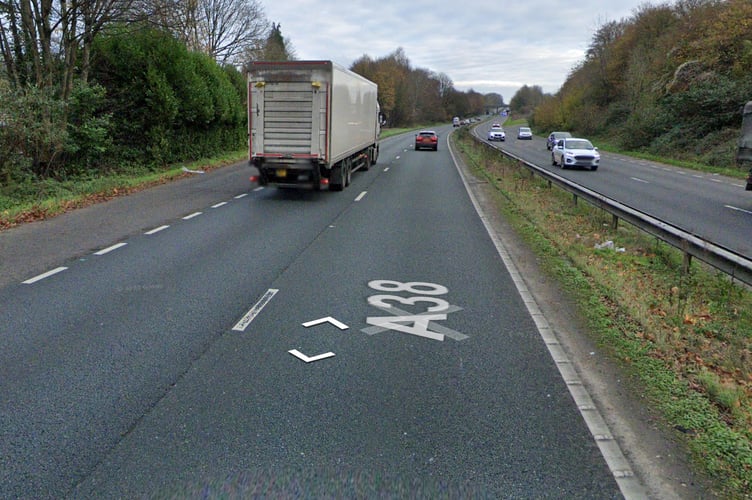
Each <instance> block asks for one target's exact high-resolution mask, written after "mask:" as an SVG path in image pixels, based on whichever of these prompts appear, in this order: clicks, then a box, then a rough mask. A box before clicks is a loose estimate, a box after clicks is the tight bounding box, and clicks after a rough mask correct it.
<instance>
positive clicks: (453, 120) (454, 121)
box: [452, 116, 460, 127]
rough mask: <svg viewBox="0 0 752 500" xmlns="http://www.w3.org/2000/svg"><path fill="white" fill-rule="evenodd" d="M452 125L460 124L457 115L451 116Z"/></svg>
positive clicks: (457, 125)
mask: <svg viewBox="0 0 752 500" xmlns="http://www.w3.org/2000/svg"><path fill="white" fill-rule="evenodd" d="M452 126H453V127H459V126H460V119H459V117H458V116H455V117H454V118H452Z"/></svg>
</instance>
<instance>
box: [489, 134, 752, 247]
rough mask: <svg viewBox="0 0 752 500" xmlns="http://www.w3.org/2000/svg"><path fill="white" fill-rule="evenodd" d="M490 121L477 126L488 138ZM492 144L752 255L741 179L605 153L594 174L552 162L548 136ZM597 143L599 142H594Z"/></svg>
mask: <svg viewBox="0 0 752 500" xmlns="http://www.w3.org/2000/svg"><path fill="white" fill-rule="evenodd" d="M489 126H490V125H489V124H482V125H480V126H478V127H477V129H478V133H479V134H480V137H481V138H485V134H486V131H487V129H488V127H489ZM508 137H510V138H508V139H507V141H506V142H504V143H493V144H494V146H496V147H498V148H500V149H502V150H506V151H509V152H510V153H512V154H514V155H516V156H518V157H520V158H523V159H525V160H527V161H529V162H531V163H533V164H535V165H538V166H540V167H541V168H545V169H547V170H550V171H552V172H554V173H556V174H557V175H560V176H562V177H565V178H567V179H570V180H572V181H574V182H577V183H578V184H581V185H582V186H584V187H586V188H589V189H592V190H594V191H596V192H598V193H601V194H603V195H604V196H607V197H609V198H611V199H613V200H616V201H619V202H621V203H624V204H625V205H627V206H630V207H632V208H634V209H636V210H639V211H641V212H644V213H647V214H649V215H652V216H654V217H657V218H660V219H662V220H666V221H667V222H669V223H671V224H674V225H676V226H677V227H679V228H681V229H683V230H685V231H687V232H690V233H693V234H695V235H697V236H700V237H702V238H705V239H707V240H709V241H712V242H714V243H716V244H719V245H722V246H725V247H727V248H730V249H732V250H734V251H736V252H739V253H741V254H742V255H745V256H747V257H752V239H750V238H749V234H752V217H749V213H748V212H750V211H752V196H750V194H749V193H748V192H746V191H744V188H743V186H742V182H741V181H740V180H738V179H732V178H728V177H724V176H720V175H716V174H710V173H702V172H697V171H692V170H688V169H683V168H680V167H674V166H670V165H665V164H660V163H656V162H652V161H647V160H640V159H635V158H632V157H628V156H624V155H619V154H614V153H609V152H601V164H600V167H599V168H598V170H597V171H596V172H590V171H586V170H562V169H561V168H560V167H554V166H552V165H551V153H550V151H548V150H547V149H546V143H545V139H544V138H540V137H534V138H533V140H532V141H519V140H516V139H514V134H510V135H509V136H508ZM596 146H597V144H596Z"/></svg>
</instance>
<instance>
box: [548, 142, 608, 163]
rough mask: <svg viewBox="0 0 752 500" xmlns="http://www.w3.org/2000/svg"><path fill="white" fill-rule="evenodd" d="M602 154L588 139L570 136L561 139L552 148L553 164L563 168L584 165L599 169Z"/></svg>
mask: <svg viewBox="0 0 752 500" xmlns="http://www.w3.org/2000/svg"><path fill="white" fill-rule="evenodd" d="M600 161H601V155H600V153H599V152H598V148H596V147H595V146H593V144H592V143H591V142H590V141H589V140H587V139H580V138H575V137H569V138H565V139H559V141H558V142H557V143H556V144H555V145H554V147H553V149H552V150H551V164H552V165H554V166H556V165H559V166H561V168H570V167H583V168H589V169H590V170H598V165H599V164H600Z"/></svg>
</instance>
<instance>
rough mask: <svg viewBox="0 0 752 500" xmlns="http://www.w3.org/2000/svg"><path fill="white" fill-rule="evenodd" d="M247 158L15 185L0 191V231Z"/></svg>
mask: <svg viewBox="0 0 752 500" xmlns="http://www.w3.org/2000/svg"><path fill="white" fill-rule="evenodd" d="M247 155H248V152H247V151H245V150H242V151H234V152H231V153H227V154H224V155H219V156H216V157H213V158H205V159H201V160H197V161H195V162H190V163H180V164H176V165H170V166H168V167H167V168H165V169H164V170H160V171H158V172H153V171H151V170H148V169H139V168H128V169H124V171H123V172H120V173H110V174H106V175H101V176H90V177H84V178H74V179H67V180H61V181H56V180H52V179H48V180H45V181H41V182H37V183H34V184H32V183H27V184H20V185H16V186H13V187H12V188H6V189H4V190H3V191H0V229H4V228H8V227H11V226H14V225H17V224H20V223H23V222H29V221H34V220H40V219H44V218H47V217H53V216H55V215H58V214H61V213H64V212H66V211H68V210H72V209H75V208H80V207H83V206H87V205H91V204H93V203H97V202H101V201H105V200H107V199H110V198H114V197H116V196H122V195H126V194H129V193H132V192H134V191H137V190H140V189H144V188H147V187H149V186H154V185H157V184H161V183H164V182H169V181H170V180H172V179H176V178H179V177H183V176H185V175H188V174H186V173H185V172H184V171H183V168H187V169H189V170H209V169H212V168H216V167H219V166H223V165H228V164H231V163H236V162H239V161H242V160H243V159H245V158H247Z"/></svg>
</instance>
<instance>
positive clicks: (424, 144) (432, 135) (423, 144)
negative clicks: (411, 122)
mask: <svg viewBox="0 0 752 500" xmlns="http://www.w3.org/2000/svg"><path fill="white" fill-rule="evenodd" d="M419 149H433V150H434V151H436V150H438V149H439V136H438V135H436V132H434V131H433V130H421V131H420V132H418V133H417V134H415V151H418V150H419Z"/></svg>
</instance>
